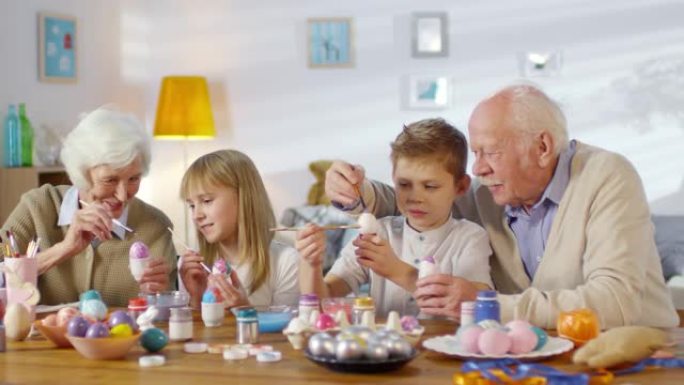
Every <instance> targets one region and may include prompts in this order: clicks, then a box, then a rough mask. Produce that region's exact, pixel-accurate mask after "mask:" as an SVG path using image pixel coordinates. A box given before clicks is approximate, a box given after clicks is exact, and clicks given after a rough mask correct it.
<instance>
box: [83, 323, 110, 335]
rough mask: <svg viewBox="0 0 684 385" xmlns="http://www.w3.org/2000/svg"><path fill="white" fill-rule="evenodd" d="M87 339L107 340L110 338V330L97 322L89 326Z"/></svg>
mask: <svg viewBox="0 0 684 385" xmlns="http://www.w3.org/2000/svg"><path fill="white" fill-rule="evenodd" d="M85 337H86V338H107V337H109V328H108V327H107V325H106V324H105V323H103V322H95V323H94V324H92V325H90V326H88V330H87V331H86V335H85Z"/></svg>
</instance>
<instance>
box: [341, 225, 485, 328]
mask: <svg viewBox="0 0 684 385" xmlns="http://www.w3.org/2000/svg"><path fill="white" fill-rule="evenodd" d="M378 222H379V227H380V234H378V235H380V236H381V237H382V238H384V239H387V240H388V241H389V244H390V246H391V247H392V250H394V253H395V254H396V255H397V257H399V258H400V259H401V260H402V261H404V262H405V263H408V264H409V265H412V266H414V267H415V268H416V269H417V268H418V263H419V262H420V261H421V260H422V259H423V258H424V257H426V256H432V257H433V258H434V259H435V265H436V266H437V270H438V271H439V273H442V274H450V275H454V276H460V277H464V278H467V279H468V280H471V281H476V282H482V283H485V284H487V285H489V286H490V287H494V285H493V284H492V280H491V276H490V274H489V257H490V256H491V254H492V250H491V248H490V247H489V238H488V237H487V232H485V230H484V229H483V228H482V227H480V226H478V225H476V224H475V223H472V222H469V221H467V220H464V219H453V218H450V219H449V220H448V221H447V222H445V223H444V224H443V225H442V226H440V227H438V228H436V229H433V230H429V231H424V232H418V231H416V230H414V229H413V228H411V226H409V225H408V222H407V221H406V219H405V218H404V217H403V216H396V217H385V218H382V219H379V220H378ZM354 249H355V248H354V245H353V244H352V243H351V242H349V243H348V244H347V245H346V246H345V247H344V248H343V249H342V251H341V252H340V257H339V258H338V259H337V261H335V264H334V265H333V267H332V268H331V269H330V272H329V273H328V274H331V275H335V276H338V277H340V278H342V279H343V280H344V281H345V282H346V283H347V284H348V285H349V287H350V288H351V289H352V290H353V291H354V292H355V293H358V291H359V286H361V285H362V284H364V283H367V282H368V283H370V296H371V297H373V300H374V301H375V311H376V314H377V315H378V316H380V317H386V316H387V314H388V313H389V312H390V311H392V310H395V311H398V312H399V313H400V314H402V315H405V314H407V315H417V314H418V312H419V308H418V305H417V304H416V302H415V300H414V299H413V297H412V296H411V295H412V293H410V292H407V291H406V290H404V289H403V288H401V287H400V286H398V285H397V284H395V283H394V282H392V281H390V280H388V279H385V278H383V277H381V276H379V275H377V274H375V273H374V272H373V271H371V270H370V269H368V268H365V267H362V266H361V265H359V263H358V262H357V261H356V255H355V254H354Z"/></svg>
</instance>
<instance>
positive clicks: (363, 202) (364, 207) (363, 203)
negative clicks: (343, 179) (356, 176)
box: [354, 184, 368, 213]
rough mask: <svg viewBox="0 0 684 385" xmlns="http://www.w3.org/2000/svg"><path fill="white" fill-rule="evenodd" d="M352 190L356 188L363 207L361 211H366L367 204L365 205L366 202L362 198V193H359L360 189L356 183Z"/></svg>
mask: <svg viewBox="0 0 684 385" xmlns="http://www.w3.org/2000/svg"><path fill="white" fill-rule="evenodd" d="M354 190H356V194H358V195H359V200H360V201H361V207H362V208H363V212H364V213H365V212H366V211H368V206H366V202H365V201H364V200H363V195H361V189H360V188H359V185H358V184H355V185H354Z"/></svg>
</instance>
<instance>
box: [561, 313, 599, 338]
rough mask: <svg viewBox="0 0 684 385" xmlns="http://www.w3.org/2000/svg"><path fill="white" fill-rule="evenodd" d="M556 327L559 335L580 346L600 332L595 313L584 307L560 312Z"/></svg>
mask: <svg viewBox="0 0 684 385" xmlns="http://www.w3.org/2000/svg"><path fill="white" fill-rule="evenodd" d="M556 328H557V329H558V336H559V337H563V338H567V339H569V340H571V341H572V342H574V343H575V346H581V345H583V344H584V343H586V342H587V341H589V340H591V339H592V338H596V337H598V335H599V333H600V332H601V325H600V324H599V321H598V317H596V313H594V312H593V311H592V310H591V309H586V308H583V309H576V310H572V311H568V312H564V311H562V312H560V315H559V316H558V322H557V325H556Z"/></svg>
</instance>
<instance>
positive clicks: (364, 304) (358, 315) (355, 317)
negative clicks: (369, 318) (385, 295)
mask: <svg viewBox="0 0 684 385" xmlns="http://www.w3.org/2000/svg"><path fill="white" fill-rule="evenodd" d="M367 311H370V312H372V313H373V315H375V302H374V301H373V298H371V297H359V298H357V299H355V300H354V307H353V308H352V324H354V325H361V321H363V313H365V312H367Z"/></svg>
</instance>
